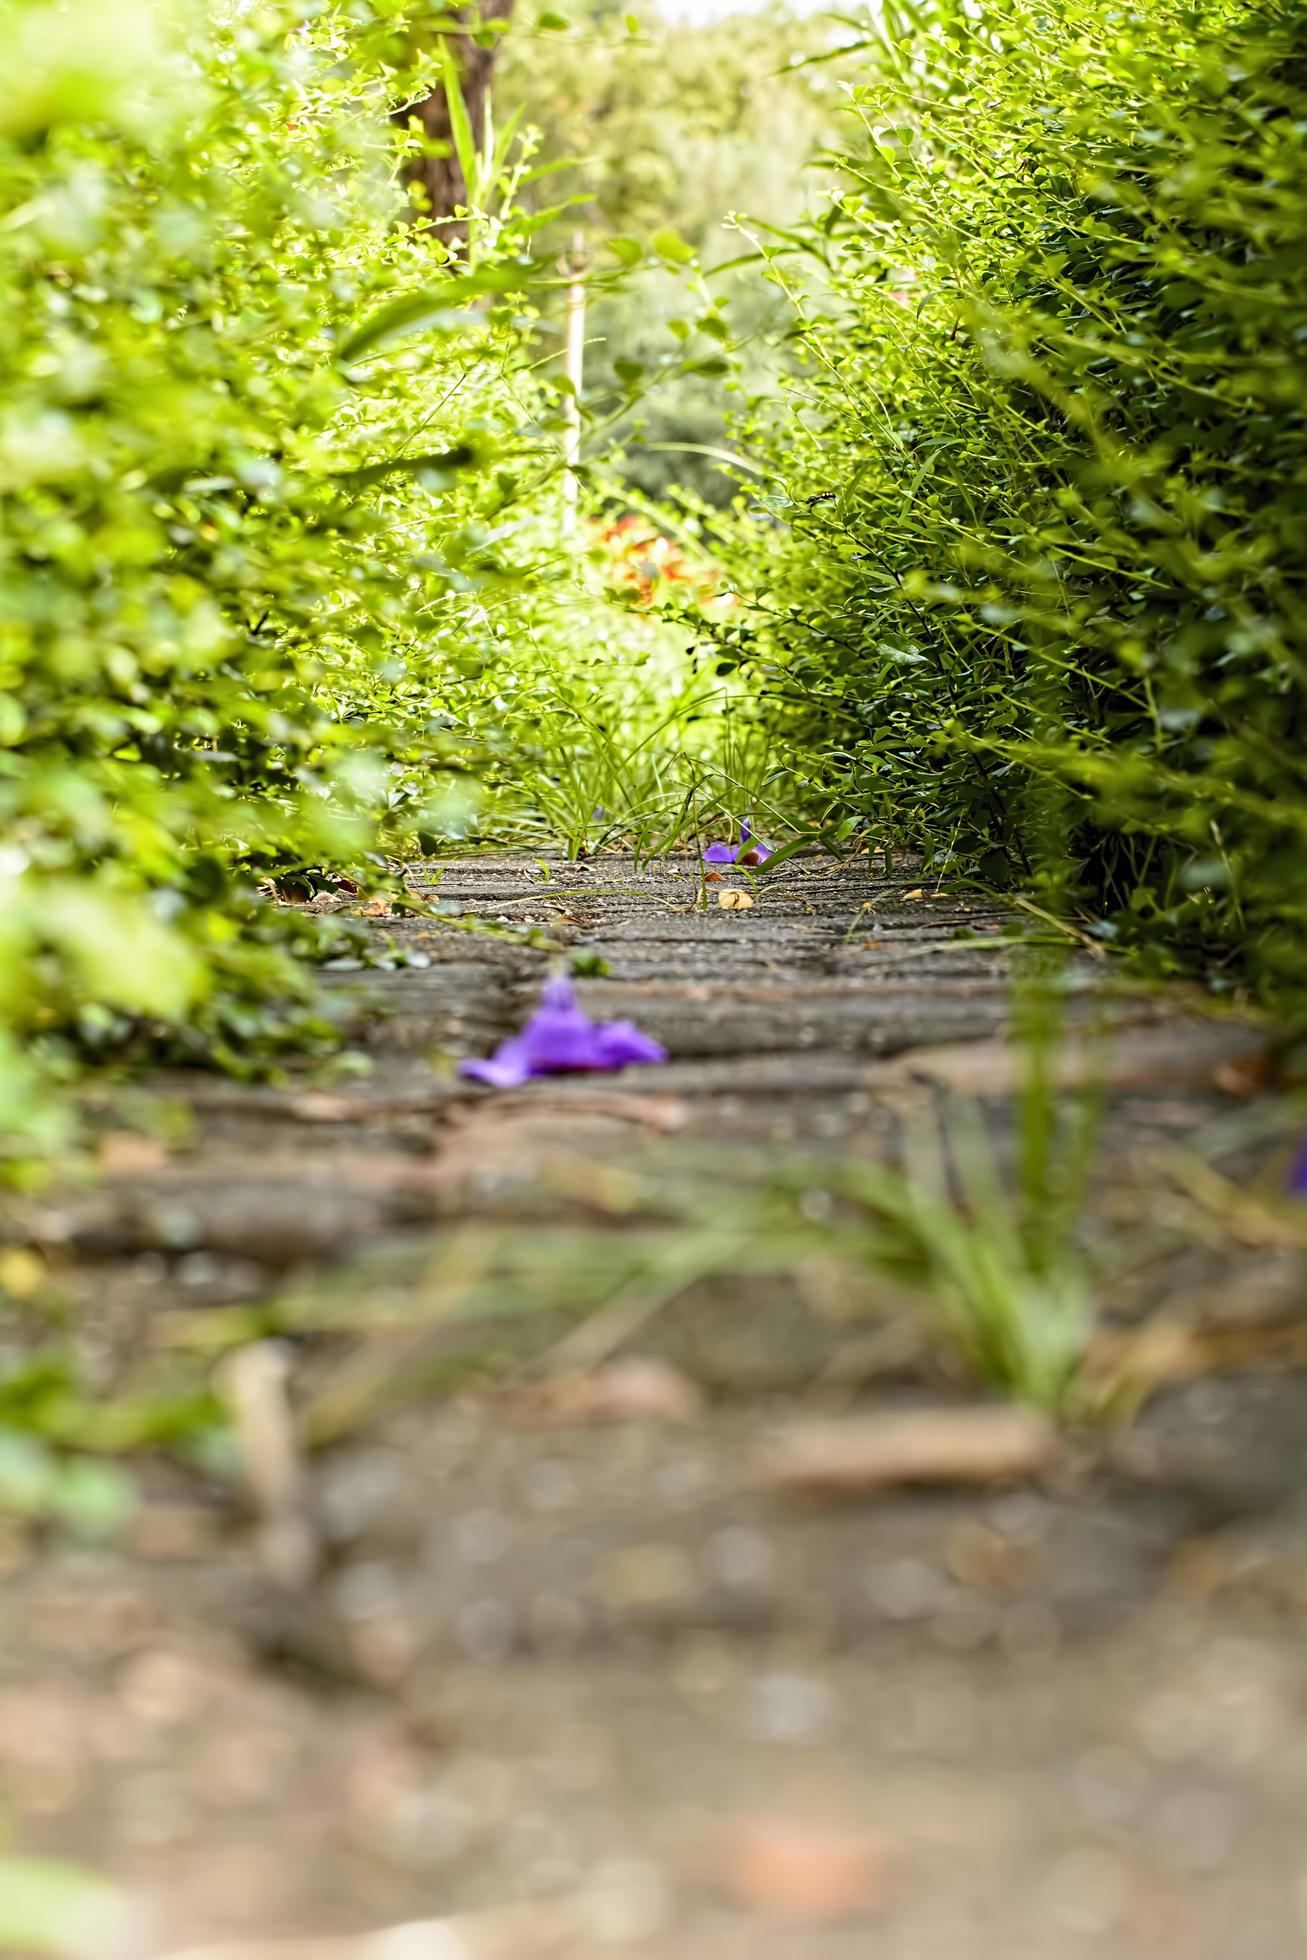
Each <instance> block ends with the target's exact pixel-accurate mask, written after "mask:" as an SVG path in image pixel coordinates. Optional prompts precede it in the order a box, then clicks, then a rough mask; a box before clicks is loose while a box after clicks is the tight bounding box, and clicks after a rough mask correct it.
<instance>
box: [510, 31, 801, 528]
mask: <svg viewBox="0 0 1307 1960" xmlns="http://www.w3.org/2000/svg"><path fill="white" fill-rule="evenodd" d="M547 23H554V24H553V25H552V26H551V25H548V24H547ZM835 38H837V35H836V31H835V30H834V29H833V28H832V27H831V26H830V24H829V23H826V22H824V21H821V20H819V19H814V18H813V17H808V18H804V17H802V16H800V15H796V14H793V13H791V12H789V11H788V10H787V9H785V8H784V7H780V6H772V7H769V8H766V9H764V10H762V11H759V12H757V13H744V14H732V15H729V16H727V17H726V18H724V19H722V20H718V21H712V22H706V23H695V22H693V21H684V20H674V19H667V18H664V17H663V16H662V15H661V14H660V13H659V12H658V10H657V8H656V7H655V8H645V7H641V8H640V9H638V10H637V12H636V13H634V14H632V13H630V12H627V11H624V9H623V8H622V7H620V6H615V5H612V4H611V3H610V0H581V4H580V5H578V6H572V5H568V6H567V7H566V8H565V9H564V10H563V12H562V13H559V12H556V11H554V10H549V11H546V12H542V13H537V14H535V15H525V16H523V17H522V19H521V21H520V24H519V25H518V27H517V28H515V30H514V32H513V33H512V34H511V35H510V36H509V37H508V39H507V40H506V42H505V44H504V47H503V50H502V52H501V55H500V60H499V70H498V76H497V81H496V99H497V101H498V103H499V106H500V113H501V114H508V113H510V112H511V113H518V112H520V113H522V114H523V115H524V116H525V118H526V120H527V122H528V123H529V124H530V125H532V126H533V127H534V128H535V129H536V130H537V131H538V132H539V138H540V148H539V165H540V167H541V168H542V169H544V170H552V167H553V166H555V165H561V164H563V163H564V161H565V160H568V159H570V160H571V162H570V164H569V167H567V168H566V169H561V170H559V172H558V174H557V175H554V174H550V175H548V176H542V177H540V178H538V179H537V180H536V181H535V182H534V183H533V184H531V185H528V186H527V187H526V188H525V191H524V196H525V199H526V201H527V203H528V205H529V206H533V205H534V203H535V202H536V201H539V200H546V199H550V198H554V197H557V196H559V195H560V191H561V192H564V193H566V194H567V195H568V196H570V197H571V198H572V199H574V200H575V202H574V203H573V204H572V205H571V206H569V208H568V210H567V211H566V212H560V214H559V215H558V217H557V218H556V219H555V220H554V221H553V222H552V223H551V224H550V225H549V226H548V227H546V228H545V229H544V231H543V232H542V234H541V239H542V244H543V245H545V246H548V247H549V248H550V249H552V250H553V251H554V253H555V254H561V253H562V252H563V251H564V250H565V249H566V248H567V246H568V244H569V242H570V239H571V236H572V232H573V230H574V229H575V228H576V227H578V226H579V228H580V230H581V233H582V235H583V236H584V237H585V239H586V241H587V245H588V247H589V249H590V251H591V253H592V256H593V258H594V262H595V264H596V267H597V268H598V270H599V271H600V273H602V271H603V269H604V268H605V267H607V268H611V267H614V266H628V267H633V268H638V269H637V270H636V272H635V276H634V277H632V278H629V279H627V280H624V281H621V282H620V283H618V284H617V285H616V286H612V285H607V284H605V283H604V282H603V281H602V279H601V280H600V281H599V282H598V283H597V286H596V290H595V291H594V294H593V296H592V299H591V304H590V309H589V313H588V315H587V320H586V333H587V343H588V344H587V349H586V364H587V365H586V396H587V405H588V408H589V410H590V412H591V413H593V414H595V415H598V416H604V415H607V414H609V413H610V412H612V411H613V410H617V411H618V414H617V417H616V423H615V429H616V435H617V438H618V440H619V441H620V442H621V443H622V444H623V445H624V447H625V452H626V453H625V458H624V470H625V476H626V480H627V485H628V488H629V487H634V488H635V489H637V490H639V491H641V492H643V493H644V494H645V495H646V496H648V497H660V496H662V495H664V494H665V493H666V492H667V491H668V490H669V489H670V488H671V487H672V486H673V485H677V484H684V485H686V486H688V487H689V488H690V489H691V490H692V491H694V492H695V494H696V495H697V496H699V497H701V498H706V499H708V500H709V501H710V502H712V503H714V504H721V503H725V502H727V501H728V500H729V498H730V495H731V485H730V482H729V479H728V477H727V476H726V475H725V474H724V473H723V470H722V468H721V462H722V457H721V456H720V455H716V456H714V455H712V454H705V453H704V452H705V451H711V450H717V451H721V450H723V448H724V447H726V448H727V453H729V448H728V446H727V445H726V420H727V412H728V409H729V408H730V406H731V402H732V398H733V396H735V395H736V394H737V393H738V391H739V389H740V388H741V387H742V388H743V389H744V390H745V392H746V393H750V392H752V393H756V392H760V391H763V390H765V389H768V388H770V387H772V386H773V385H774V381H775V376H776V374H777V373H778V371H779V368H780V366H781V364H782V362H783V356H780V357H778V355H777V353H776V350H775V345H774V343H775V341H776V339H777V337H778V336H779V335H780V334H782V333H783V331H784V328H785V326H786V324H787V322H786V317H785V315H786V308H785V304H784V300H783V298H782V297H781V296H780V295H779V294H777V293H776V292H775V291H774V290H773V289H771V288H769V287H768V286H767V285H766V284H765V283H764V282H763V281H761V280H759V279H758V278H757V277H756V276H755V275H754V274H753V273H752V272H750V271H743V272H741V271H732V270H730V269H727V270H721V269H720V268H722V267H723V266H724V265H726V262H728V261H731V260H734V259H736V258H737V257H738V256H739V255H740V253H741V251H742V249H745V248H743V247H742V246H741V241H740V239H739V237H738V236H737V235H736V234H735V232H734V231H733V230H732V228H731V227H730V225H729V223H728V222H727V221H728V219H729V218H730V216H731V214H732V213H734V212H737V211H748V212H750V213H751V214H753V215H754V216H755V217H756V218H758V219H760V220H762V221H765V222H766V223H769V224H773V225H778V226H786V225H791V224H794V223H796V222H797V221H798V220H799V219H800V218H801V217H802V216H803V214H804V212H805V211H806V209H807V207H808V203H809V200H810V197H811V195H812V183H811V179H810V175H809V171H808V165H809V162H810V160H811V158H812V157H813V155H814V153H815V152H816V151H817V150H818V148H819V146H820V145H821V143H822V142H823V141H827V140H830V138H831V137H832V135H833V132H834V129H835V114H836V105H837V102H838V93H839V92H838V82H837V75H838V70H837V69H835V68H832V67H829V66H827V65H824V64H821V65H814V66H805V65H803V63H804V61H805V58H806V57H808V56H809V55H811V54H812V53H813V52H814V50H815V49H825V48H826V47H827V46H828V44H829V43H830V42H831V41H832V40H833V39H835ZM660 245H663V246H664V247H666V248H667V249H665V250H663V251H660V250H659V246H660ZM687 348H689V349H690V350H691V351H692V352H695V353H697V355H698V357H699V359H700V360H701V361H702V362H703V364H704V365H703V366H702V367H701V368H700V370H699V371H697V372H695V371H693V370H690V371H687V370H686V368H685V366H684V364H683V356H684V353H685V351H686V350H687ZM728 355H729V358H728ZM637 371H638V372H637ZM633 382H634V383H636V386H635V388H634V393H635V395H636V396H637V397H638V399H637V400H636V401H634V402H631V403H629V404H628V402H627V401H626V400H624V396H629V395H631V393H632V392H633V390H632V383H633Z"/></svg>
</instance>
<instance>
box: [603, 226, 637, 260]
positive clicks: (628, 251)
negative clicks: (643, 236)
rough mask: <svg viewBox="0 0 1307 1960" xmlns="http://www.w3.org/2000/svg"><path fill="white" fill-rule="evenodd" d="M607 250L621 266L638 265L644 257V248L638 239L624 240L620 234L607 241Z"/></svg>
mask: <svg viewBox="0 0 1307 1960" xmlns="http://www.w3.org/2000/svg"><path fill="white" fill-rule="evenodd" d="M608 249H609V251H610V252H611V253H612V254H613V255H614V257H615V258H619V259H620V260H621V261H622V264H623V265H627V266H631V265H639V263H640V261H641V259H642V258H643V257H644V246H643V245H642V244H641V243H640V241H639V239H638V238H625V237H623V236H622V235H621V234H620V233H619V234H618V235H617V236H615V237H613V238H610V239H609V240H608Z"/></svg>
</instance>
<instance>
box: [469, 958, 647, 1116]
mask: <svg viewBox="0 0 1307 1960" xmlns="http://www.w3.org/2000/svg"><path fill="white" fill-rule="evenodd" d="M666 1060H667V1050H666V1049H665V1048H664V1047H662V1046H661V1044H660V1043H659V1042H656V1041H654V1040H652V1039H651V1038H650V1037H649V1036H648V1035H647V1034H642V1033H641V1032H640V1030H639V1028H637V1027H635V1026H634V1025H633V1023H632V1022H630V1021H592V1020H591V1019H590V1016H589V1015H588V1014H586V1013H584V1012H583V1011H582V1009H581V1008H579V1007H578V1006H577V1004H576V996H575V994H574V993H573V992H572V983H571V981H570V980H569V979H568V978H567V977H566V975H563V974H560V975H559V976H558V977H557V978H555V979H553V980H547V981H546V982H545V986H544V991H543V992H542V994H541V996H540V1005H539V1007H538V1008H537V1009H536V1011H535V1013H534V1014H533V1015H532V1016H531V1019H530V1020H529V1021H528V1022H527V1024H526V1026H525V1027H524V1028H523V1030H522V1032H521V1034H515V1035H513V1036H512V1037H511V1038H510V1039H509V1040H508V1041H504V1042H501V1043H500V1045H499V1047H498V1048H496V1050H495V1052H494V1054H493V1055H492V1056H491V1057H490V1059H489V1061H466V1062H460V1063H459V1065H458V1072H459V1074H460V1075H469V1076H471V1077H472V1079H473V1081H475V1082H488V1083H489V1084H490V1086H491V1087H492V1088H494V1089H515V1088H517V1086H518V1084H519V1083H521V1082H529V1081H530V1079H531V1077H532V1076H535V1075H570V1074H574V1073H576V1072H577V1071H579V1070H584V1069H616V1068H626V1067H627V1066H628V1065H630V1064H633V1063H638V1062H665V1061H666Z"/></svg>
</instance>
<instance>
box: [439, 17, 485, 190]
mask: <svg viewBox="0 0 1307 1960" xmlns="http://www.w3.org/2000/svg"><path fill="white" fill-rule="evenodd" d="M440 68H441V80H442V83H443V85H444V90H445V101H446V103H447V105H448V108H449V129H450V134H451V136H452V137H453V139H454V154H455V156H457V158H458V167H459V169H460V170H461V171H462V173H463V182H464V185H465V186H466V188H467V197H468V202H469V203H470V204H475V203H476V202H477V201H478V199H477V193H478V190H479V186H478V183H477V176H478V171H477V146H476V138H475V137H474V136H473V134H472V122H471V118H470V117H469V115H468V113H467V103H466V102H465V101H464V99H463V85H462V82H461V81H460V79H459V73H458V63H457V62H456V61H455V59H454V51H453V49H452V47H451V46H450V44H449V42H448V41H447V40H446V41H442V42H441V44H440ZM436 215H437V216H438V217H448V216H449V213H448V212H445V211H441V212H437V213H436Z"/></svg>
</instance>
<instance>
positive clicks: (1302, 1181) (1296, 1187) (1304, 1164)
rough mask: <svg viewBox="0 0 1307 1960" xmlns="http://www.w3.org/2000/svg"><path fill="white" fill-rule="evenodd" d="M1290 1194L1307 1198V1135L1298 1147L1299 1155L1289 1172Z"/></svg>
mask: <svg viewBox="0 0 1307 1960" xmlns="http://www.w3.org/2000/svg"><path fill="white" fill-rule="evenodd" d="M1289 1194H1290V1196H1291V1197H1294V1198H1307V1134H1304V1136H1303V1139H1302V1141H1301V1143H1300V1144H1299V1145H1298V1154H1297V1156H1296V1157H1295V1158H1294V1160H1293V1164H1292V1166H1291V1167H1290V1170H1289Z"/></svg>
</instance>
